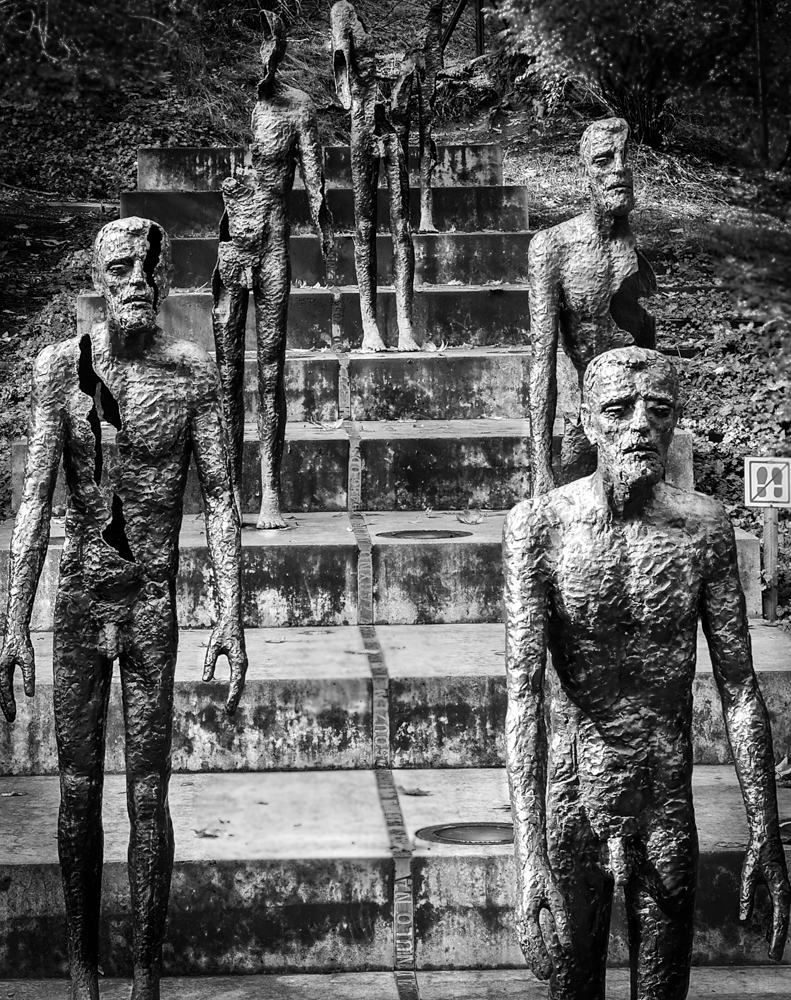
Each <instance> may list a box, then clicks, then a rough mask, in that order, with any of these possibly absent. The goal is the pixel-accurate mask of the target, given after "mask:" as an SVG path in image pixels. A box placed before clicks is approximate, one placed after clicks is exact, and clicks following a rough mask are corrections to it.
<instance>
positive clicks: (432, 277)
mask: <svg viewBox="0 0 791 1000" xmlns="http://www.w3.org/2000/svg"><path fill="white" fill-rule="evenodd" d="M243 155H244V153H243V151H242V150H230V149H226V150H221V149H212V150H197V149H192V150H187V149H180V150H179V149H162V150H159V149H148V150H141V151H140V155H139V161H138V162H139V184H138V187H139V190H138V191H136V192H132V193H130V194H126V195H124V196H123V197H122V206H121V207H122V214H124V215H131V214H136V215H143V216H147V217H150V218H153V219H155V220H157V221H159V222H161V223H162V224H163V225H165V226H166V228H167V229H168V230H169V232H170V233H171V234H172V236H173V237H174V259H175V262H176V268H177V274H176V280H175V287H174V290H173V291H172V292H171V295H170V297H169V299H168V300H167V301H166V302H165V305H164V308H163V313H162V319H163V324H164V325H165V326H166V327H167V328H169V329H171V330H173V331H174V332H177V333H179V334H180V335H181V336H185V337H189V338H191V339H194V340H196V341H197V342H199V343H201V344H202V345H203V346H204V347H206V348H207V349H209V350H213V344H212V339H211V318H210V311H211V299H210V293H209V292H208V290H207V286H208V282H209V279H210V276H211V270H212V268H213V266H214V261H215V254H216V241H215V237H214V235H213V234H214V232H215V230H216V227H217V223H218V220H219V215H220V212H221V200H220V198H219V195H218V188H219V183H220V181H221V179H222V177H224V176H226V175H227V174H228V173H229V172H230V169H231V167H232V165H233V164H234V163H236V162H241V160H242V159H243ZM413 166H414V165H413ZM325 168H326V172H327V179H328V189H329V199H330V205H331V208H332V210H333V212H334V214H335V219H336V227H337V229H338V231H339V232H341V235H340V236H339V240H338V243H339V253H338V271H337V278H338V281H339V282H340V284H339V285H338V286H334V287H333V286H330V285H329V284H328V283H327V281H326V276H325V273H324V267H323V263H322V262H321V258H320V254H319V247H318V241H317V240H316V239H315V237H313V236H312V235H309V234H308V233H307V232H306V228H305V227H306V221H307V210H306V205H305V202H304V198H303V193H302V192H300V191H299V190H297V191H295V197H294V203H293V214H294V219H295V232H296V235H295V236H294V237H293V238H292V266H293V273H294V278H295V287H294V289H293V293H292V298H291V308H290V317H289V354H288V360H287V384H288V407H289V425H288V430H287V439H286V452H285V457H284V462H283V486H284V501H285V503H284V509H285V510H286V511H287V512H288V516H289V525H290V527H291V530H288V531H280V532H266V533H261V532H257V531H255V530H253V529H252V528H250V527H247V528H245V529H244V531H243V556H244V570H243V572H244V586H245V603H244V615H245V624H246V626H247V629H248V631H247V644H248V651H249V656H250V670H249V674H248V681H247V687H246V689H245V694H244V697H243V699H242V703H241V705H240V707H239V710H238V712H237V715H236V716H235V717H234V718H233V719H228V718H227V717H226V716H225V715H224V712H223V709H222V704H223V701H222V694H223V691H222V689H221V688H218V687H217V686H216V685H211V684H204V683H203V682H202V680H201V666H202V660H203V655H204V651H205V644H206V641H207V638H208V632H207V629H208V627H209V626H210V624H211V621H212V619H213V614H214V607H213V600H212V593H211V586H212V585H211V583H209V582H208V581H209V580H210V573H209V564H208V555H207V551H206V546H205V536H204V534H203V522H202V517H201V515H200V498H199V492H198V490H197V486H196V483H195V482H194V480H192V481H191V483H190V487H189V490H188V496H187V501H186V507H185V509H186V512H187V513H186V517H185V522H184V528H183V531H182V548H181V568H180V575H179V581H178V610H179V620H180V625H181V629H182V631H181V637H180V646H179V662H178V670H177V679H176V694H175V728H174V748H173V769H174V775H173V779H172V785H171V795H170V799H171V807H172V812H173V820H174V826H175V833H176V863H175V870H174V879H173V891H172V897H171V906H170V917H169V924H168V933H167V938H166V942H165V967H166V971H167V973H168V975H169V976H172V977H188V978H185V979H183V980H182V979H177V978H174V979H172V980H171V981H169V984H168V985H167V987H166V989H165V991H164V992H163V996H165V997H173V998H175V997H178V998H179V1000H186V998H191V997H193V996H195V997H197V996H198V995H200V996H201V997H204V996H211V997H223V998H226V997H228V998H230V997H234V998H237V997H238V998H243V997H248V996H250V997H252V996H254V995H255V996H258V995H264V996H270V997H273V998H281V997H282V998H292V997H297V996H299V997H303V998H308V1000H309V998H311V997H313V996H314V995H315V996H316V997H318V995H319V992H320V993H321V995H322V997H324V996H328V997H332V998H348V1000H352V998H357V997H366V998H370V997H371V996H375V995H379V996H381V997H383V998H388V997H391V996H392V997H394V998H395V997H399V998H405V997H412V998H414V997H416V996H418V995H419V996H420V997H422V998H423V1000H434V998H436V1000H439V998H442V1000H478V998H484V997H487V998H494V997H498V998H500V997H503V998H505V997H516V996H519V997H527V998H530V1000H532V998H534V997H535V998H536V1000H537V998H539V997H542V998H543V997H545V996H546V990H545V988H544V987H542V986H538V985H535V984H534V981H533V980H532V977H531V976H530V975H529V973H527V972H526V971H525V969H524V961H523V959H522V957H521V955H520V953H519V950H518V947H517V944H516V939H515V935H514V931H513V925H512V908H513V881H514V872H513V861H512V857H511V848H510V846H507V845H505V846H484V845H467V846H453V845H446V844H437V843H429V842H427V841H425V840H423V839H421V838H419V837H417V836H416V834H417V832H418V831H419V830H421V829H422V828H423V827H426V826H432V825H434V824H447V823H453V822H470V821H487V822H499V823H503V822H507V821H508V820H509V819H510V814H509V808H508V791H507V784H506V780H505V772H504V770H503V729H504V716H505V702H506V695H505V678H504V664H503V657H504V635H503V627H502V624H501V609H500V591H501V577H500V536H501V531H502V522H503V518H504V514H505V511H506V510H507V509H508V508H509V507H510V506H512V505H513V504H514V503H516V502H517V501H518V500H519V499H521V498H522V497H523V496H524V495H525V494H526V493H527V492H528V489H529V450H528V444H527V423H526V420H525V414H526V396H525V394H526V382H527V365H528V357H529V355H528V350H527V345H528V343H529V330H528V326H529V321H528V310H527V291H526V288H525V286H524V281H525V277H526V275H525V268H526V259H527V257H526V248H527V244H528V242H529V239H530V232H529V230H528V217H527V201H526V192H525V191H524V189H521V188H515V187H511V188H509V187H506V186H504V185H503V184H502V155H501V151H500V149H499V147H497V146H494V145H480V146H472V145H468V146H456V147H453V146H450V147H444V148H443V147H441V148H440V166H439V168H438V172H437V191H436V196H435V206H436V212H435V217H436V219H437V221H438V225H439V227H440V229H441V230H443V231H441V232H439V233H437V234H432V235H416V237H415V247H416V257H417V262H418V266H417V280H418V282H420V284H419V285H418V287H417V288H416V320H417V322H416V326H417V329H418V331H421V330H424V331H425V333H426V335H427V336H428V337H429V338H430V339H431V341H433V343H434V344H435V345H441V344H443V343H444V344H445V345H446V347H445V348H444V349H442V350H435V351H433V352H423V353H421V354H419V355H406V354H398V353H395V352H388V353H387V354H382V355H376V356H374V355H359V354H354V353H352V354H349V353H348V352H349V350H352V351H353V350H354V348H356V347H359V344H360V342H361V339H362V332H361V329H360V321H359V306H358V302H357V295H356V289H355V288H354V268H353V256H352V250H351V237H350V236H348V235H344V234H343V232H342V230H343V229H348V228H349V227H350V225H351V222H352V214H351V213H352V203H351V197H350V191H349V183H350V179H349V167H348V150H347V149H346V150H344V149H342V148H338V149H335V148H331V149H327V150H326V151H325ZM413 180H414V178H413ZM380 219H381V220H382V223H383V225H384V226H386V224H387V212H386V204H385V205H384V206H383V211H382V212H381V213H380ZM454 226H456V227H458V231H454V229H453V227H454ZM380 241H381V246H380V254H379V259H380V268H381V273H382V277H383V280H389V275H390V240H389V237H387V236H381V237H380ZM102 309H103V303H102V301H101V300H100V299H99V298H97V297H96V296H82V297H81V298H80V300H79V302H78V322H79V326H80V332H87V330H88V329H89V328H90V324H91V323H92V322H93V321H94V320H95V319H96V318H98V317H99V316H100V315H101V313H102ZM251 314H252V309H251ZM379 314H380V324H381V328H382V330H383V333H384V336H385V338H386V339H388V340H389V341H390V342H392V343H394V342H395V339H396V324H395V303H394V296H393V294H392V290H391V289H390V290H388V289H387V288H386V287H385V289H384V290H383V291H381V292H380V299H379ZM251 318H252V317H251ZM250 334H251V336H253V337H254V332H253V331H252V330H251V331H250ZM248 347H249V348H252V347H254V341H253V340H250V341H248ZM246 384H247V394H246V399H247V408H248V419H249V420H250V421H251V423H250V425H249V428H248V431H247V433H246V443H245V489H244V505H245V510H246V511H247V512H249V514H251V515H252V514H253V513H254V512H255V511H256V510H257V490H258V484H257V477H258V469H257V467H256V459H257V442H256V440H255V434H254V429H253V423H252V421H253V420H254V414H255V403H256V401H255V361H254V354H253V353H252V352H251V353H249V355H248V363H247V379H246ZM24 452H25V444H24V442H23V441H20V442H18V443H17V444H16V445H15V448H14V486H15V490H16V494H15V495H16V496H18V491H19V486H20V482H21V474H22V464H23V461H24ZM673 475H674V478H675V479H676V481H678V482H683V483H686V484H688V485H689V484H691V478H692V470H691V447H690V442H689V437H688V435H683V434H682V435H679V441H678V443H677V446H676V448H675V452H674V472H673ZM62 505H63V495H62V493H60V494H58V495H57V496H56V500H55V509H56V514H57V513H62V510H61V508H62ZM467 508H474V509H477V510H479V511H480V514H478V513H474V514H472V516H463V518H462V520H461V521H460V520H459V519H458V518H457V515H456V511H459V510H461V511H464V510H466V509H467ZM470 522H471V523H470ZM11 529H12V524H11V523H7V524H5V525H0V588H2V592H4V591H5V585H6V580H7V568H8V567H7V558H8V557H7V552H8V542H9V539H10V534H11ZM62 533H63V527H62V520H60V519H59V518H58V517H56V518H55V519H54V521H53V526H52V535H51V543H50V552H49V555H48V557H47V561H46V564H45V568H44V572H43V574H42V580H41V584H40V587H39V596H38V599H37V602H36V607H35V611H34V622H33V624H34V627H35V628H36V629H37V630H38V631H37V632H36V633H35V636H34V643H35V646H36V650H37V663H38V677H39V683H38V686H37V691H36V696H35V698H34V699H31V700H27V699H25V698H24V697H20V699H19V701H18V719H17V722H16V724H15V725H14V726H13V727H5V726H0V774H2V777H0V797H2V805H1V806H0V980H2V979H3V977H5V979H7V980H9V982H0V986H2V987H4V988H5V994H4V993H3V990H2V989H0V995H8V996H10V997H14V1000H22V998H27V997H33V996H35V997H41V998H44V1000H48V998H49V997H55V996H61V995H63V990H64V986H63V984H62V983H60V984H57V983H52V982H50V983H49V984H48V983H46V982H45V980H46V979H47V977H59V976H63V975H64V974H65V967H66V956H65V934H64V907H63V898H62V892H61V888H60V872H59V868H58V863H57V851H56V840H55V829H56V814H57V801H58V783H57V778H56V774H57V765H56V754H55V745H54V733H53V723H52V708H51V701H52V699H51V693H52V692H51V683H52V653H51V642H52V639H51V632H50V631H48V630H50V629H51V627H52V608H53V598H54V592H55V587H56V584H57V563H58V558H59V549H60V545H61V542H62ZM738 547H739V559H740V571H741V575H742V580H743V584H744V587H745V592H746V596H747V601H748V607H749V613H750V615H751V616H752V617H753V619H754V620H753V628H752V635H753V648H754V653H755V660H756V668H757V670H758V671H759V676H760V681H761V686H762V689H763V691H764V695H765V698H766V701H767V704H768V707H769V712H770V715H771V718H772V723H773V727H774V733H775V740H776V743H777V746H778V747H782V748H785V746H786V745H787V744H788V742H789V736H791V713H790V712H789V703H791V683H789V677H788V671H789V663H790V662H791V658H789V651H790V649H791V647H790V645H789V642H788V641H787V639H786V638H785V633H782V632H780V631H779V630H777V629H772V628H769V627H768V626H765V625H763V624H762V623H761V622H760V620H759V619H758V616H759V614H760V599H761V593H760V564H759V548H758V541H757V539H755V538H753V537H751V536H749V535H747V534H745V533H744V532H740V533H738ZM221 672H222V671H221V668H220V670H218V673H221ZM694 732H695V751H694V752H695V762H696V773H695V796H696V809H697V816H698V824H699V829H700V840H701V866H700V878H699V897H698V915H697V937H696V945H695V957H694V960H695V963H696V966H698V967H699V968H696V970H695V979H694V980H693V991H692V993H691V994H690V995H691V996H708V995H713V994H716V995H719V996H731V995H732V996H733V997H737V996H738V997H743V996H746V995H750V996H764V995H766V996H770V995H779V994H780V993H781V992H782V993H784V994H786V995H787V993H788V992H789V988H791V974H788V973H787V972H786V971H783V970H780V972H778V970H777V969H774V968H772V969H768V968H766V969H763V968H755V969H753V968H738V969H735V970H734V969H732V970H721V969H719V968H717V967H718V966H725V965H734V964H735V965H736V966H740V967H747V966H761V965H762V964H763V963H765V962H766V945H765V942H764V940H763V929H764V927H765V924H766V919H767V910H766V906H765V901H764V900H763V899H761V900H760V901H759V905H758V906H757V908H756V910H757V913H756V918H755V919H754V921H753V923H752V924H750V925H749V926H748V927H743V926H742V925H740V924H738V923H737V921H736V913H737V897H738V875H739V870H740V865H741V860H742V852H743V846H744V843H745V841H746V824H745V819H744V809H743V806H742V804H741V800H740V796H739V792H738V786H737V784H736V780H735V776H734V772H733V767H732V765H731V756H730V751H729V748H728V744H727V740H726V738H725V733H724V727H723V723H722V713H721V710H720V708H719V704H718V697H717V693H716V690H715V686H714V684H713V680H712V677H711V671H710V667H709V664H708V658H707V654H706V652H705V644H704V643H702V642H701V652H700V656H699V664H698V677H697V680H696V687H695V719H694ZM107 744H108V751H107V771H108V779H107V787H106V794H105V807H104V812H105V831H106V832H105V841H106V845H105V875H104V889H103V891H104V902H103V922H102V966H103V971H104V973H105V974H106V975H107V976H108V977H118V976H126V975H128V974H129V962H128V959H129V953H128V942H129V940H130V917H129V901H128V889H127V885H126V839H127V835H128V830H127V819H126V807H125V792H124V786H123V778H122V771H123V729H122V722H121V708H120V685H119V684H118V683H117V682H116V683H114V686H113V691H112V695H111V705H110V719H109V723H108V735H107ZM780 797H781V798H780V805H781V813H782V815H783V816H784V817H785V816H789V815H791V792H788V791H785V790H780ZM626 957H627V953H626V946H625V925H624V918H623V913H622V911H621V910H617V911H616V914H615V917H614V922H613V929H612V946H611V959H612V962H613V963H614V964H615V965H623V964H624V963H625V962H626ZM789 959H791V949H789V956H788V959H787V961H788V960H789ZM465 970H466V971H465ZM470 970H472V971H470ZM474 970H485V971H474ZM256 973H271V974H274V975H268V976H267V978H266V979H265V980H264V981H262V980H261V979H260V978H259V977H258V976H256V975H255V974H256ZM239 974H245V975H244V977H242V976H241V975H240V976H239V978H236V979H234V978H224V977H233V976H235V975H239ZM317 974H320V975H317ZM189 977H210V978H200V979H194V978H189ZM11 980H13V981H11ZM106 987H107V988H106V991H105V993H104V994H103V995H106V996H108V997H116V996H118V997H120V996H122V995H126V994H125V993H124V992H123V991H124V989H128V987H124V986H123V984H122V983H119V982H112V981H111V980H110V979H108V980H107V982H106ZM748 987H749V992H745V990H746V989H748ZM59 991H60V992H59ZM314 991H315V993H314ZM611 995H612V996H613V997H626V996H628V984H627V983H626V981H625V980H624V977H623V973H622V972H621V971H620V970H617V969H616V970H614V973H613V979H612V987H611Z"/></svg>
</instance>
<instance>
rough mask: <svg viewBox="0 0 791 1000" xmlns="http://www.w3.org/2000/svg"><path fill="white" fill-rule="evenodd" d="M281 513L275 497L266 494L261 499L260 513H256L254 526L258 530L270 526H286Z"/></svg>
mask: <svg viewBox="0 0 791 1000" xmlns="http://www.w3.org/2000/svg"><path fill="white" fill-rule="evenodd" d="M287 527H288V525H287V524H286V522H285V520H284V519H283V515H282V514H281V513H280V503H279V501H278V499H277V497H273V496H271V495H270V496H267V495H266V494H264V497H263V499H262V501H261V513H260V514H259V515H258V523H257V524H256V528H257V529H258V530H259V531H267V530H268V529H270V528H287Z"/></svg>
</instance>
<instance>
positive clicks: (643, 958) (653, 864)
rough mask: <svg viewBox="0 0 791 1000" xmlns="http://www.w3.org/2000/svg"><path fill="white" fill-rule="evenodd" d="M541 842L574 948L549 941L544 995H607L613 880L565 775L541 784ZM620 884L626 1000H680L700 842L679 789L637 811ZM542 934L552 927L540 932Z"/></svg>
mask: <svg viewBox="0 0 791 1000" xmlns="http://www.w3.org/2000/svg"><path fill="white" fill-rule="evenodd" d="M546 824H547V851H548V857H549V864H550V867H551V869H552V872H553V874H554V877H555V880H556V884H557V886H558V889H559V890H560V892H561V894H562V895H563V897H564V899H565V901H566V907H567V912H568V914H569V919H570V924H571V925H570V938H571V944H572V947H571V949H570V950H569V951H565V950H564V949H563V947H562V946H561V944H560V942H559V941H557V940H556V939H555V940H554V943H553V944H552V945H551V946H550V950H551V953H552V957H553V962H554V968H555V971H554V973H553V975H552V977H551V979H550V997H551V998H552V1000H605V989H604V984H605V974H606V963H607V945H608V937H609V930H610V913H611V909H612V900H613V891H614V882H613V878H612V877H611V875H610V874H609V873H608V871H607V870H606V868H605V865H604V860H605V859H604V857H603V855H604V850H603V848H604V845H603V843H602V841H601V840H599V838H598V837H597V836H596V835H595V834H594V832H593V830H592V829H591V827H590V824H589V822H588V818H587V810H586V809H585V806H584V804H583V802H582V800H581V796H580V790H579V784H578V781H577V779H576V777H575V776H574V775H573V774H569V775H568V776H565V775H564V776H563V777H562V778H559V779H558V778H555V779H553V778H552V776H551V775H550V778H549V779H548V789H547V819H546ZM640 829H641V833H640V834H639V835H637V836H636V837H635V840H634V843H633V845H632V849H633V860H632V868H631V873H630V876H629V879H628V882H627V884H626V885H625V886H624V896H625V903H626V912H627V927H628V936H629V960H630V966H631V994H632V1000H684V998H685V997H686V996H687V989H688V986H689V967H690V958H691V953H692V918H693V911H694V902H695V881H696V873H697V858H698V842H697V832H696V829H695V820H694V814H693V811H692V805H691V803H690V802H689V801H686V800H683V798H682V797H679V798H677V799H676V798H670V799H669V800H668V801H667V802H664V803H661V804H658V805H655V806H652V807H651V808H650V809H647V810H645V811H644V813H643V815H642V816H641V817H640ZM546 936H550V937H551V935H546Z"/></svg>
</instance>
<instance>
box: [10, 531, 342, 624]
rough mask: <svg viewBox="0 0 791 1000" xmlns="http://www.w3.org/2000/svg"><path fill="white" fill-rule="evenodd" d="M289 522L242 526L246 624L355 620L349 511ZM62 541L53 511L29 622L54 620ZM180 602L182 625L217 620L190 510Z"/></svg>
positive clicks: (202, 539)
mask: <svg viewBox="0 0 791 1000" xmlns="http://www.w3.org/2000/svg"><path fill="white" fill-rule="evenodd" d="M288 524H289V530H287V531H284V530H282V529H280V530H275V531H256V530H255V528H248V527H246V526H245V528H244V530H243V531H242V588H243V593H244V604H243V614H244V622H245V626H246V627H247V628H258V627H270V626H275V627H277V626H282V625H302V626H312V625H347V624H354V623H355V622H356V621H357V546H356V544H355V541H354V535H353V534H352V531H351V525H350V524H349V518H348V515H347V514H345V513H343V512H339V513H337V514H327V513H325V514H299V515H289V518H288ZM12 529H13V522H12V521H5V522H4V523H2V524H0V593H6V591H7V587H8V550H9V544H10V540H11V531H12ZM62 546H63V521H62V520H60V519H53V522H52V525H51V529H50V544H49V549H48V552H47V556H46V559H45V561H44V567H43V570H42V574H41V579H40V581H39V586H38V596H37V597H36V602H35V605H34V607H33V618H32V627H33V629H35V630H48V629H51V628H52V613H53V607H54V601H55V591H56V587H57V582H58V565H59V561H60V553H61V549H62ZM180 551H181V556H180V566H179V575H178V579H177V582H176V607H177V612H178V620H179V624H180V625H181V627H182V628H207V627H209V626H210V625H211V624H212V622H214V620H215V604H214V596H213V595H214V578H213V575H212V573H211V569H210V564H209V560H208V550H207V548H206V536H205V527H204V523H203V518H201V517H199V516H194V515H188V516H185V518H184V523H183V527H182V531H181V546H180Z"/></svg>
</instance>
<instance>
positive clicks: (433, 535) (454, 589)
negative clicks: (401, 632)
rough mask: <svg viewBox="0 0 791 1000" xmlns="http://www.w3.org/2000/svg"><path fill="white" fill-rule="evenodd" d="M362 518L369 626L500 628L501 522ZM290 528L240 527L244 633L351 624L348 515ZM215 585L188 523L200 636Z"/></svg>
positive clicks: (754, 598) (189, 586)
mask: <svg viewBox="0 0 791 1000" xmlns="http://www.w3.org/2000/svg"><path fill="white" fill-rule="evenodd" d="M464 516H466V515H464ZM363 517H364V521H365V522H366V525H367V528H368V531H369V532H370V536H371V543H372V567H373V593H372V602H373V616H374V617H373V620H374V622H375V623H377V624H388V625H410V624H426V625H431V624H437V625H440V624H452V623H454V622H496V621H500V620H501V597H502V593H501V591H502V577H501V570H500V566H501V546H502V530H503V520H504V518H505V512H502V511H482V512H480V517H481V520H480V522H479V523H474V524H469V523H460V522H459V520H458V518H457V515H456V514H455V513H453V512H435V511H429V512H424V513H416V512H414V511H398V512H387V511H383V512H368V513H365V514H364V515H363ZM473 517H477V515H473ZM289 518H290V520H289V522H288V523H289V526H291V525H293V528H291V530H288V531H283V530H279V531H256V530H255V529H254V528H252V527H249V528H248V527H245V529H244V530H243V532H242V545H243V559H244V564H243V574H244V575H243V586H244V617H245V624H246V626H247V627H253V628H257V627H271V626H281V625H302V626H313V625H346V624H354V623H355V622H356V621H357V545H356V543H355V540H354V535H353V533H352V526H351V523H350V520H349V517H348V515H347V514H345V513H343V512H338V513H336V514H330V513H322V514H299V515H289ZM246 523H247V522H246ZM13 526H14V522H13V521H12V520H8V521H5V522H4V523H3V524H0V593H6V592H7V587H8V549H9V544H10V540H11V532H12V530H13ZM393 532H396V533H397V537H393ZM449 533H450V537H449ZM398 536H400V537H398ZM62 544H63V521H62V520H60V519H57V518H56V519H53V521H52V526H51V533H50V545H49V550H48V553H47V556H46V559H45V561H44V567H43V570H42V575H41V580H40V582H39V588H38V596H37V598H36V603H35V605H34V609H33V619H32V627H33V628H34V629H36V630H48V629H51V628H52V610H53V606H54V598H55V589H56V586H57V579H58V562H59V559H60V550H61V547H62ZM736 544H737V551H738V555H739V570H740V575H741V580H742V586H743V588H744V592H745V599H746V602H747V613H748V615H749V616H750V617H754V618H757V617H760V615H761V584H760V546H759V542H758V539H757V538H756V537H755V536H754V535H749V534H748V533H747V532H745V531H742V530H741V529H738V528H737V529H736ZM211 579H212V577H211V573H210V569H209V565H208V552H207V549H206V545H205V535H204V525H203V520H202V518H200V517H199V516H196V515H188V516H186V517H185V518H184V525H183V528H182V533H181V561H180V570H179V577H178V581H177V607H178V615H179V622H180V624H181V626H182V628H205V627H208V625H209V624H210V623H211V622H212V621H213V620H214V601H213V597H212V592H213V585H212V586H208V587H207V585H206V581H207V580H211Z"/></svg>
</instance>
